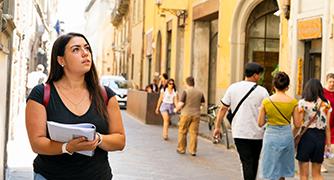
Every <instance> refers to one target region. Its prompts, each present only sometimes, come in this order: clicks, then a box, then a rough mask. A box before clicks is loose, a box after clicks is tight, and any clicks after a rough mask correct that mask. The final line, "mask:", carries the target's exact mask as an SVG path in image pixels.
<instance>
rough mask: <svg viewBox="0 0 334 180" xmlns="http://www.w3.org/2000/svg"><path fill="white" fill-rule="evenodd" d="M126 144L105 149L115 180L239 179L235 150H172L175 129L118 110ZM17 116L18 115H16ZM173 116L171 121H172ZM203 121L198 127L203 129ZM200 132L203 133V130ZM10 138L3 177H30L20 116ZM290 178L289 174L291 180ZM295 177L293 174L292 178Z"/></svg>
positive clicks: (204, 144)
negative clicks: (118, 148) (166, 135)
mask: <svg viewBox="0 0 334 180" xmlns="http://www.w3.org/2000/svg"><path fill="white" fill-rule="evenodd" d="M122 114H123V120H124V125H125V128H126V135H127V145H126V148H125V150H124V151H121V152H111V153H109V159H110V164H111V166H112V169H113V174H114V178H113V179H115V180H150V179H152V180H188V179H194V180H202V179H204V180H206V179H210V180H215V179H217V180H218V179H219V180H241V179H242V177H241V169H240V164H239V159H238V155H237V153H236V151H235V150H234V149H233V148H232V149H229V150H227V149H226V147H225V146H224V145H214V144H212V143H211V141H209V140H207V139H206V138H199V142H198V152H197V156H195V157H194V156H191V155H190V154H187V153H186V154H184V155H180V154H177V153H176V143H177V129H176V127H175V126H174V127H172V128H170V132H169V140H168V141H164V140H162V138H161V132H162V128H161V126H156V125H146V124H143V123H142V122H140V121H138V120H136V119H134V118H132V117H131V116H129V115H128V114H127V113H126V112H124V111H123V112H122ZM20 119H21V118H20ZM176 121H177V120H176V119H174V120H173V124H176ZM206 128H207V126H206V124H205V123H201V127H200V129H201V130H202V131H205V129H206ZM203 134H204V133H203ZM14 135H15V136H14V139H13V140H11V141H9V142H8V168H7V170H6V172H7V177H6V179H7V180H31V179H32V166H31V164H32V161H33V158H34V157H35V154H34V153H33V152H32V151H31V148H30V146H29V143H28V139H27V135H26V132H25V127H24V121H23V119H21V120H20V122H17V123H16V125H15V133H14ZM328 168H329V173H326V174H324V176H325V179H334V178H333V177H334V176H333V175H334V167H333V166H328ZM292 179H294V178H290V180H292ZM295 179H296V178H295Z"/></svg>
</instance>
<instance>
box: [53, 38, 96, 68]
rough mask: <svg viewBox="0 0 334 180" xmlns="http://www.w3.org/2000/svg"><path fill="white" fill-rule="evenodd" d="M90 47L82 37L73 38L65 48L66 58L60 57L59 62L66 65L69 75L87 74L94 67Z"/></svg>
mask: <svg viewBox="0 0 334 180" xmlns="http://www.w3.org/2000/svg"><path fill="white" fill-rule="evenodd" d="M89 48H90V47H89V45H88V43H87V42H86V41H85V39H84V38H82V37H77V36H76V37H73V38H71V40H70V41H69V42H68V43H67V45H66V46H65V53H64V56H63V57H61V56H58V62H59V64H61V65H64V71H65V72H67V73H78V74H85V73H86V72H88V71H89V70H90V68H91V66H92V54H91V53H90V51H89Z"/></svg>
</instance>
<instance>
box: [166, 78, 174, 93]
mask: <svg viewBox="0 0 334 180" xmlns="http://www.w3.org/2000/svg"><path fill="white" fill-rule="evenodd" d="M169 82H173V89H174V91H176V85H175V81H174V79H168V81H167V84H166V85H165V87H164V91H165V90H166V88H167V87H168V84H169Z"/></svg>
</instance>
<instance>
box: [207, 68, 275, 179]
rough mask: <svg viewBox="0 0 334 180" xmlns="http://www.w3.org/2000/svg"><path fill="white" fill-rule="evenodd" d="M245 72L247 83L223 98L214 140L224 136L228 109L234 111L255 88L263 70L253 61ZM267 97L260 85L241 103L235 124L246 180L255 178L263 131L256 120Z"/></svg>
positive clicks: (237, 146) (233, 133)
mask: <svg viewBox="0 0 334 180" xmlns="http://www.w3.org/2000/svg"><path fill="white" fill-rule="evenodd" d="M244 72H245V80H244V81H240V82H236V83H234V84H232V85H230V86H229V87H228V88H227V90H226V93H225V95H224V97H223V98H222V99H221V103H222V106H221V108H220V109H219V111H218V113H217V118H216V121H215V130H214V132H213V136H214V137H217V136H219V135H220V134H221V122H222V120H223V118H224V116H225V114H226V112H227V111H228V109H231V110H232V112H233V111H234V110H235V108H236V106H237V105H238V103H239V102H240V100H241V99H242V98H243V97H244V95H246V94H247V92H249V91H250V89H251V88H253V87H255V85H256V83H257V81H258V80H259V79H260V75H261V73H262V72H263V67H262V66H261V65H259V64H257V63H254V62H252V63H248V64H246V66H245V71H244ZM268 96H269V94H268V92H267V90H266V89H265V88H264V87H262V86H259V85H257V86H256V87H255V89H254V90H253V91H252V92H251V93H250V95H249V96H248V97H247V98H246V99H245V101H244V102H243V103H242V104H241V106H240V108H239V110H238V111H237V113H236V114H235V116H234V118H233V121H232V125H231V127H232V137H233V138H234V142H235V145H236V148H237V151H238V154H239V157H240V160H241V164H242V170H243V177H244V179H245V180H255V179H256V174H257V169H258V161H259V157H260V152H261V148H262V138H263V131H264V130H263V128H260V127H259V126H258V124H257V117H258V114H259V107H260V106H261V102H262V100H263V99H264V98H266V97H268Z"/></svg>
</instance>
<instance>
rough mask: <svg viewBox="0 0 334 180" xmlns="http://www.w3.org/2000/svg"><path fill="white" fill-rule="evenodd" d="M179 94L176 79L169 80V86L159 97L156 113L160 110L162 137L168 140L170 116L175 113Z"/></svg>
mask: <svg viewBox="0 0 334 180" xmlns="http://www.w3.org/2000/svg"><path fill="white" fill-rule="evenodd" d="M177 101H178V96H177V91H176V86H175V82H174V79H169V80H168V81H167V87H166V86H165V88H163V89H161V91H160V97H159V99H158V103H157V107H156V109H155V113H156V114H159V111H160V113H161V115H162V119H163V130H162V138H163V139H164V140H168V128H169V125H170V117H171V116H172V115H173V114H174V108H175V106H176V104H177Z"/></svg>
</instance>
